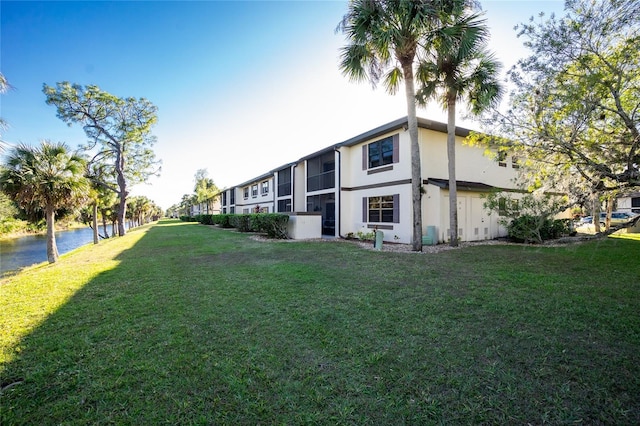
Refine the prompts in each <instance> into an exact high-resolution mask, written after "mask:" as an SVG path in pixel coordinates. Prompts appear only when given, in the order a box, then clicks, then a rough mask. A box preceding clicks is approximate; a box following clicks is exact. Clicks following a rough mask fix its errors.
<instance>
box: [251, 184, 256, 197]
mask: <svg viewBox="0 0 640 426" xmlns="http://www.w3.org/2000/svg"><path fill="white" fill-rule="evenodd" d="M251 196H252V197H253V198H255V197H257V196H258V184H257V183H256V184H255V185H251Z"/></svg>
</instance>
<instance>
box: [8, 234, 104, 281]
mask: <svg viewBox="0 0 640 426" xmlns="http://www.w3.org/2000/svg"><path fill="white" fill-rule="evenodd" d="M89 243H93V231H92V230H91V228H79V229H72V230H69V231H59V232H56V245H57V246H58V252H59V253H60V254H64V253H67V252H68V251H71V250H73V249H76V248H78V247H80V246H83V245H85V244H89ZM46 261H47V237H46V236H45V235H28V236H24V237H19V238H13V239H10V240H2V241H0V275H3V274H5V273H6V272H9V271H14V270H16V269H20V268H22V267H25V266H29V265H33V264H34V263H40V262H46Z"/></svg>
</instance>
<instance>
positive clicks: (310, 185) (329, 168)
mask: <svg viewBox="0 0 640 426" xmlns="http://www.w3.org/2000/svg"><path fill="white" fill-rule="evenodd" d="M335 168H336V157H335V154H334V152H333V151H331V152H328V153H326V154H324V155H320V156H318V157H315V158H312V159H310V160H307V191H318V190H321V189H328V188H334V187H335Z"/></svg>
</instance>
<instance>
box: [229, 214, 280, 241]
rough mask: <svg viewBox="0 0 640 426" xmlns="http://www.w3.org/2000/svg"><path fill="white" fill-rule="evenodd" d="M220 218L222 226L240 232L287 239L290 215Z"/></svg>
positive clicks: (231, 215) (236, 215)
mask: <svg viewBox="0 0 640 426" xmlns="http://www.w3.org/2000/svg"><path fill="white" fill-rule="evenodd" d="M218 216H226V217H225V218H219V219H217V220H219V224H221V226H223V227H225V228H227V227H233V228H236V229H237V230H238V231H239V232H261V233H265V234H267V236H268V237H269V238H278V239H286V238H288V235H287V223H288V222H289V215H286V214H281V213H252V214H229V215H218Z"/></svg>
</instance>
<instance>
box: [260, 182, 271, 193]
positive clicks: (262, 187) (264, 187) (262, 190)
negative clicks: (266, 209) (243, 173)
mask: <svg viewBox="0 0 640 426" xmlns="http://www.w3.org/2000/svg"><path fill="white" fill-rule="evenodd" d="M260 193H261V194H262V195H267V194H268V193H269V181H268V180H265V181H264V182H262V183H261V184H260Z"/></svg>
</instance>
